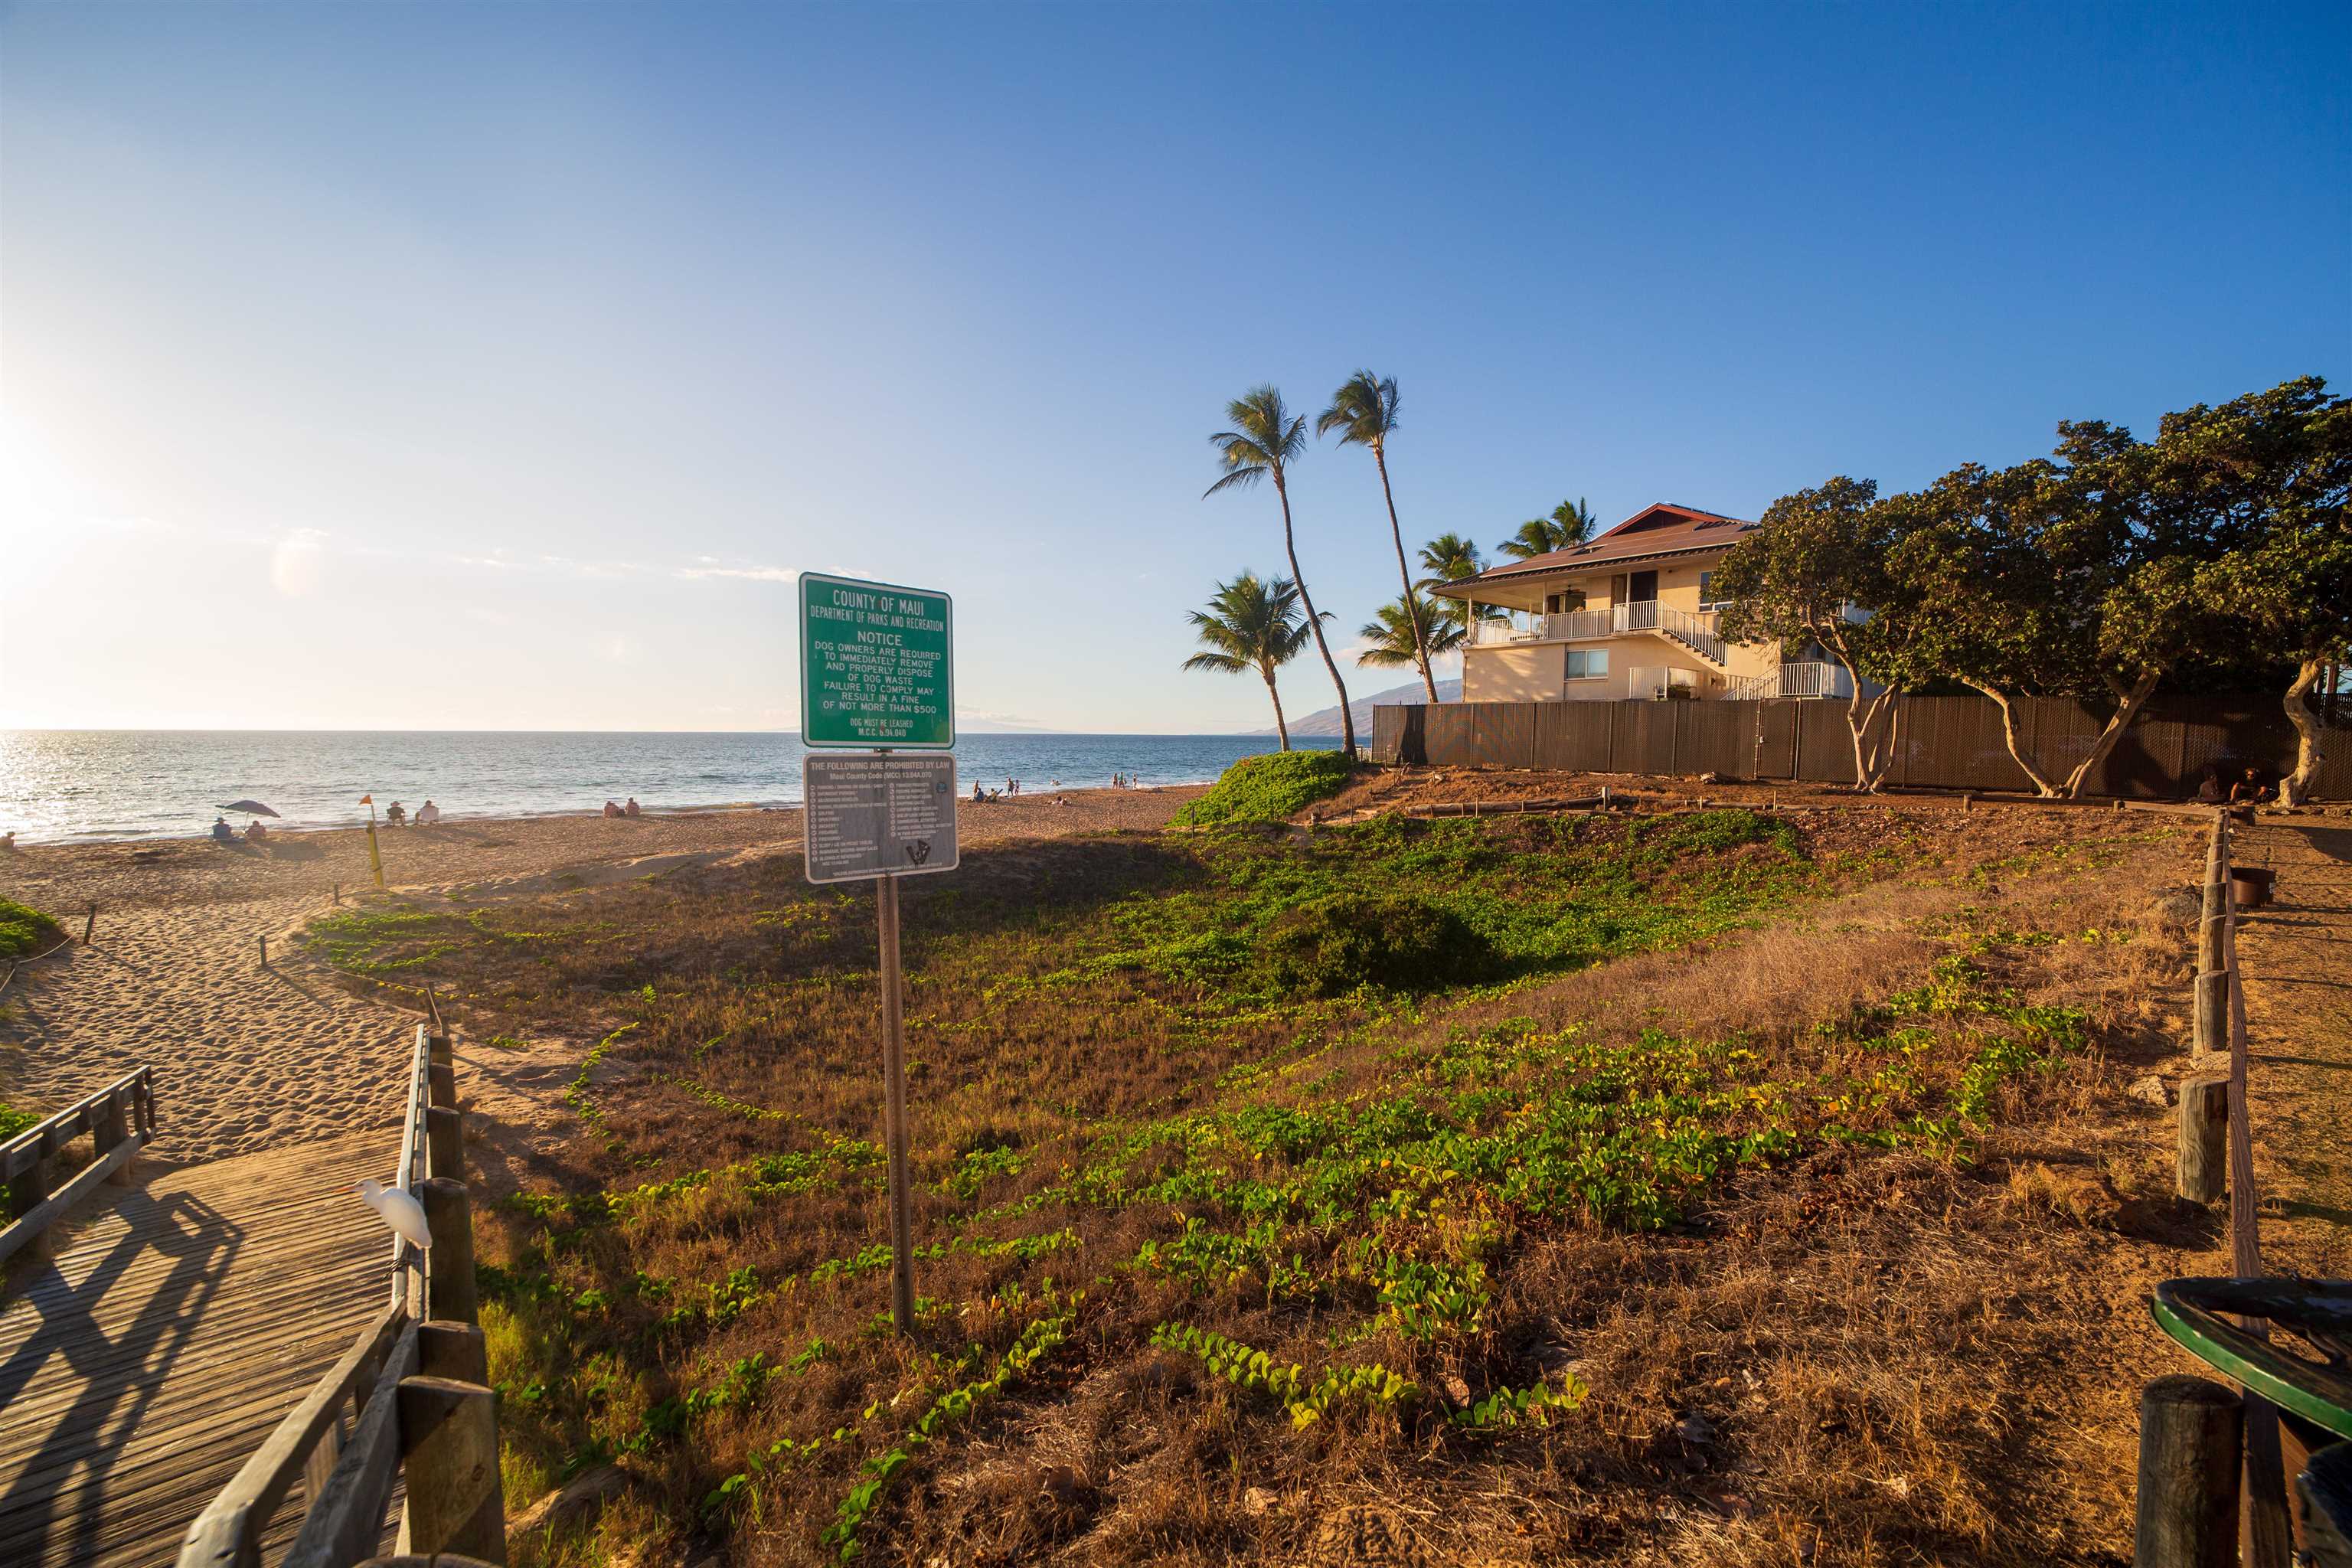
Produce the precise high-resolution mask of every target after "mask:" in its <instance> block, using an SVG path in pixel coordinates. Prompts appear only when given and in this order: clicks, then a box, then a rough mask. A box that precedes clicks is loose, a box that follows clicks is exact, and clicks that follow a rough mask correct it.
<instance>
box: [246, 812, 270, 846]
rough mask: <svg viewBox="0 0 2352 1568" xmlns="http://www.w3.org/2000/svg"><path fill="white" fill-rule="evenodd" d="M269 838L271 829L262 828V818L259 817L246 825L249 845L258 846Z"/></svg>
mask: <svg viewBox="0 0 2352 1568" xmlns="http://www.w3.org/2000/svg"><path fill="white" fill-rule="evenodd" d="M267 837H269V829H268V828H267V827H264V826H261V818H259V817H255V818H254V819H253V820H252V821H251V822H248V823H247V824H246V825H245V841H246V842H247V844H258V843H260V842H261V841H262V840H263V839H265V838H267Z"/></svg>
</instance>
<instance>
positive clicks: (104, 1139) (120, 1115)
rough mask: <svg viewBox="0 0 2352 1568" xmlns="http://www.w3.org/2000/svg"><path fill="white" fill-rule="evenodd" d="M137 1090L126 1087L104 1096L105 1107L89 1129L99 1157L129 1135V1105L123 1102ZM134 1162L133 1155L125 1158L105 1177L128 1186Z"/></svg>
mask: <svg viewBox="0 0 2352 1568" xmlns="http://www.w3.org/2000/svg"><path fill="white" fill-rule="evenodd" d="M138 1092H139V1091H138V1090H137V1089H124V1090H122V1091H121V1093H119V1094H110V1095H108V1096H107V1097H106V1108H105V1109H104V1110H101V1111H100V1112H99V1117H98V1125H97V1126H95V1127H93V1128H91V1129H90V1130H89V1141H90V1143H91V1145H92V1147H93V1152H96V1153H97V1154H98V1155H99V1156H100V1158H104V1157H105V1155H106V1154H107V1152H109V1151H110V1150H111V1149H113V1148H115V1147H116V1146H118V1145H119V1144H121V1142H122V1141H123V1140H124V1139H126V1138H128V1137H130V1136H131V1117H130V1113H129V1107H127V1106H126V1105H125V1104H124V1103H123V1102H124V1100H126V1099H129V1098H130V1097H131V1096H134V1095H136V1094H137V1093H138ZM134 1163H137V1156H135V1155H134V1156H132V1158H131V1159H129V1160H125V1161H124V1162H123V1163H121V1165H119V1166H117V1167H116V1168H115V1169H114V1170H112V1171H110V1172H108V1173H107V1177H106V1179H107V1180H108V1181H109V1182H110V1183H111V1184H114V1185H115V1186H118V1187H127V1186H129V1185H130V1184H131V1166H132V1165H133V1164H134Z"/></svg>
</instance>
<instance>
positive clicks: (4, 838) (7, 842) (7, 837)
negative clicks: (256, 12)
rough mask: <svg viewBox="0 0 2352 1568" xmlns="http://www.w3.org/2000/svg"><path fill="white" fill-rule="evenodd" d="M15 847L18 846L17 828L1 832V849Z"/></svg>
mask: <svg viewBox="0 0 2352 1568" xmlns="http://www.w3.org/2000/svg"><path fill="white" fill-rule="evenodd" d="M15 847H16V829H15V828H13V827H12V828H10V829H9V830H8V831H7V832H5V833H0V849H14V848H15Z"/></svg>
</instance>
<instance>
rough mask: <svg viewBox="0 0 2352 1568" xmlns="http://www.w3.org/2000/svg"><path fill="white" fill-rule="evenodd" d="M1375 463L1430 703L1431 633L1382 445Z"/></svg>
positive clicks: (1433, 699) (1433, 694) (1433, 687)
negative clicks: (1414, 584)
mask: <svg viewBox="0 0 2352 1568" xmlns="http://www.w3.org/2000/svg"><path fill="white" fill-rule="evenodd" d="M1372 466H1373V467H1374V468H1378V469H1380V471H1381V500H1385V501H1387V502H1388V503H1389V538H1390V539H1391V540H1393V541H1394V542H1395V543H1396V552H1397V577H1398V580H1399V581H1401V582H1402V583H1403V584H1404V613H1405V614H1406V616H1409V617H1411V619H1412V656H1413V658H1414V659H1415V660H1416V661H1417V662H1419V664H1420V665H1421V684H1422V686H1423V689H1425V690H1427V691H1428V693H1429V700H1430V705H1431V706H1432V707H1434V706H1436V703H1437V677H1435V676H1434V675H1432V674H1431V673H1430V672H1429V633H1428V631H1427V629H1426V628H1424V627H1423V626H1422V624H1421V601H1420V600H1419V599H1417V598H1415V597H1414V596H1413V592H1412V568H1410V567H1408V566H1407V565H1406V564H1405V563H1404V530H1403V529H1402V528H1400V527H1398V526H1397V515H1396V497H1395V496H1394V495H1393V494H1391V492H1390V490H1389V459H1388V454H1387V453H1386V452H1384V451H1382V450H1381V448H1380V447H1373V448H1372Z"/></svg>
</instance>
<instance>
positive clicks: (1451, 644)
mask: <svg viewBox="0 0 2352 1568" xmlns="http://www.w3.org/2000/svg"><path fill="white" fill-rule="evenodd" d="M1357 635H1358V636H1360V637H1363V638H1364V639H1365V641H1366V643H1367V644H1368V645H1369V646H1368V647H1365V649H1364V651H1363V652H1361V653H1360V654H1358V655H1357V656H1356V662H1357V663H1358V664H1369V665H1377V666H1380V667H1382V668H1395V667H1397V666H1399V665H1408V664H1415V663H1419V662H1420V661H1421V660H1422V659H1423V658H1440V657H1442V656H1444V655H1445V654H1449V653H1452V652H1454V650H1455V649H1456V648H1458V647H1461V646H1462V639H1463V638H1464V637H1465V636H1466V635H1467V633H1466V632H1465V629H1464V627H1463V626H1462V624H1461V623H1460V622H1459V621H1448V620H1445V619H1444V617H1442V616H1440V615H1439V614H1438V612H1437V610H1436V608H1435V606H1434V605H1431V604H1429V603H1427V602H1425V601H1423V600H1422V599H1420V598H1417V597H1407V598H1402V599H1395V600H1391V602H1390V603H1388V604H1385V605H1381V606H1380V608H1378V609H1376V610H1374V611H1373V612H1372V618H1371V619H1370V620H1369V621H1367V622H1365V623H1364V626H1363V629H1362V630H1361V631H1360V632H1359V633H1358V634H1357ZM1422 668H1423V669H1424V670H1425V669H1426V668H1428V666H1426V665H1423V666H1422ZM1429 700H1431V701H1432V702H1434V701H1436V700H1437V687H1436V684H1435V683H1434V682H1432V683H1431V684H1430V686H1429Z"/></svg>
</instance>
